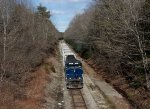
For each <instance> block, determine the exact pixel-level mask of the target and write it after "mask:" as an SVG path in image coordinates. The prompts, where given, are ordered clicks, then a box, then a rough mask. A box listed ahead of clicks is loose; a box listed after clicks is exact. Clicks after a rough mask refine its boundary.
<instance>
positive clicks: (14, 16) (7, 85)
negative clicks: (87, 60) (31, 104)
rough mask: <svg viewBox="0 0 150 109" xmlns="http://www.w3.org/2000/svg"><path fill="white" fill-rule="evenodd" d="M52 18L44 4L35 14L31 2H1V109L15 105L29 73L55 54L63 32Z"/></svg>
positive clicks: (2, 0) (5, 0) (17, 0)
mask: <svg viewBox="0 0 150 109" xmlns="http://www.w3.org/2000/svg"><path fill="white" fill-rule="evenodd" d="M50 16H51V13H50V12H49V11H47V9H46V8H45V7H43V6H41V5H40V6H38V7H37V9H36V11H35V9H34V7H33V6H32V4H31V1H28V0H0V98H3V99H0V108H3V109H4V108H5V109H6V107H3V106H7V105H8V104H9V105H11V103H12V102H13V100H14V97H15V96H17V95H18V94H20V92H21V91H22V90H24V89H23V88H24V85H25V82H26V79H27V77H28V76H29V75H30V74H29V71H30V70H31V69H32V68H34V67H36V66H38V65H39V64H40V63H41V62H42V59H43V58H45V57H46V56H47V54H48V53H51V54H53V53H55V48H54V47H56V46H55V45H56V42H57V36H58V35H59V32H58V31H57V30H56V28H55V27H54V25H53V24H52V22H51V21H50V20H49V18H50ZM7 92H9V93H14V97H13V96H11V95H9V94H8V93H7ZM18 96H23V94H20V95H18ZM7 97H8V98H7ZM5 103H6V104H5ZM13 108H15V107H14V106H13V107H12V108H11V109H13ZM16 108H17V107H16Z"/></svg>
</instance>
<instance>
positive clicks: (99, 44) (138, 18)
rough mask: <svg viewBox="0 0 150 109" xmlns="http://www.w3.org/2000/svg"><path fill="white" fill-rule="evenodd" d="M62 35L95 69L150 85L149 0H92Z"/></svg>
mask: <svg viewBox="0 0 150 109" xmlns="http://www.w3.org/2000/svg"><path fill="white" fill-rule="evenodd" d="M64 37H65V40H66V41H67V42H68V43H69V44H70V45H72V47H73V48H74V49H75V50H76V51H77V52H78V53H79V54H80V55H81V56H82V57H83V58H86V59H89V58H91V59H92V60H93V62H94V64H96V65H97V66H98V67H99V68H102V69H104V70H105V71H106V72H109V73H111V74H115V75H117V74H121V75H124V76H125V77H126V78H127V79H129V80H131V81H132V86H133V87H135V88H138V87H141V86H142V87H145V88H146V89H147V88H150V0H95V1H94V2H93V3H92V5H91V6H90V7H89V8H88V9H87V10H86V11H85V12H84V13H83V14H79V15H77V16H76V17H75V18H74V19H73V21H72V22H71V23H70V25H69V28H68V29H67V30H66V32H65V34H64Z"/></svg>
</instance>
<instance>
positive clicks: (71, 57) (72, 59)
mask: <svg viewBox="0 0 150 109" xmlns="http://www.w3.org/2000/svg"><path fill="white" fill-rule="evenodd" d="M66 63H81V62H80V61H79V60H77V59H76V58H75V57H74V55H68V56H67V57H66Z"/></svg>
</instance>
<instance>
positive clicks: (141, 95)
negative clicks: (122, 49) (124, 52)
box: [87, 61, 150, 109]
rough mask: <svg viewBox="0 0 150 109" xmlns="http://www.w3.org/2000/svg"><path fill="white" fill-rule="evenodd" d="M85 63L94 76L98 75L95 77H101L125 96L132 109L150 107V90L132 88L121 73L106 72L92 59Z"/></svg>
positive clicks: (149, 108)
mask: <svg viewBox="0 0 150 109" xmlns="http://www.w3.org/2000/svg"><path fill="white" fill-rule="evenodd" d="M87 63H88V64H89V65H90V66H92V68H93V69H95V71H96V72H97V73H96V76H95V77H98V78H97V79H103V80H104V81H106V82H107V83H108V84H110V85H111V86H113V88H114V89H115V90H117V91H118V92H119V93H120V94H121V95H122V96H123V97H124V98H126V100H127V101H128V102H129V103H130V105H131V106H132V107H133V109H150V91H146V90H145V89H144V88H142V87H140V88H138V89H135V88H132V87H130V86H129V83H128V81H126V79H125V77H123V76H122V75H113V74H108V73H106V72H104V71H103V70H102V69H100V68H98V66H95V65H94V64H93V63H92V61H87ZM96 82H98V81H96ZM119 101H120V100H119ZM119 101H118V102H119ZM121 109H122V108H121ZM125 109H126V108H125Z"/></svg>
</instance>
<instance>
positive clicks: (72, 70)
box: [60, 42, 83, 89]
mask: <svg viewBox="0 0 150 109" xmlns="http://www.w3.org/2000/svg"><path fill="white" fill-rule="evenodd" d="M60 48H61V51H60V52H61V53H62V57H63V66H64V72H65V80H66V87H67V88H68V89H69V88H83V68H82V63H81V61H79V60H78V59H77V58H76V55H75V54H74V53H73V52H72V50H70V48H69V47H68V45H67V44H66V43H64V42H61V43H60Z"/></svg>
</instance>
